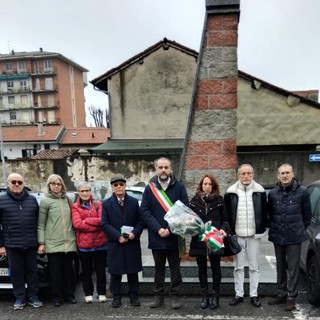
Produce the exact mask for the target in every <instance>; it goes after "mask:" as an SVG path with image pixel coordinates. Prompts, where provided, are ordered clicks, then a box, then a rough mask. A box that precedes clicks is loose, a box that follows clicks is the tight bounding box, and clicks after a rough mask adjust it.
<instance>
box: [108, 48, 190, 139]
mask: <svg viewBox="0 0 320 320" xmlns="http://www.w3.org/2000/svg"><path fill="white" fill-rule="evenodd" d="M195 70H196V60H195V58H194V57H192V56H190V55H187V54H186V53H183V52H181V51H179V50H176V49H174V48H171V47H170V48H169V50H164V49H162V48H161V49H158V50H157V51H155V52H153V53H152V54H151V55H149V56H147V57H145V58H144V59H143V61H141V63H139V62H137V63H135V64H133V65H131V66H130V67H128V68H126V69H125V70H122V71H120V72H118V73H117V74H116V75H114V76H113V77H112V79H111V80H108V89H109V92H110V93H111V95H110V117H111V121H110V123H111V138H112V139H127V138H128V137H130V139H139V138H148V139H166V138H184V136H185V132H186V125H187V119H188V112H189V108H190V102H191V94H192V88H193V83H194V76H195Z"/></svg>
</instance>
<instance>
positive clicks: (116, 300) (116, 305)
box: [111, 298, 121, 308]
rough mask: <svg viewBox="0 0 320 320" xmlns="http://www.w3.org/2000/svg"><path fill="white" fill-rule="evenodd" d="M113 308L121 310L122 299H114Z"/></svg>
mask: <svg viewBox="0 0 320 320" xmlns="http://www.w3.org/2000/svg"><path fill="white" fill-rule="evenodd" d="M111 306H112V308H119V307H120V306H121V299H120V298H113V300H112V303H111Z"/></svg>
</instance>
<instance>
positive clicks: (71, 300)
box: [65, 297, 77, 304]
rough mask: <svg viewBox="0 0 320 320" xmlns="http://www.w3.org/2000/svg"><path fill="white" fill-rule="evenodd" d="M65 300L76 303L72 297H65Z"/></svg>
mask: <svg viewBox="0 0 320 320" xmlns="http://www.w3.org/2000/svg"><path fill="white" fill-rule="evenodd" d="M65 302H66V303H70V304H75V303H77V300H76V299H75V298H74V297H68V298H65Z"/></svg>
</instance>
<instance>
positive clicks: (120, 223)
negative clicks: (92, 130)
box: [101, 176, 144, 308]
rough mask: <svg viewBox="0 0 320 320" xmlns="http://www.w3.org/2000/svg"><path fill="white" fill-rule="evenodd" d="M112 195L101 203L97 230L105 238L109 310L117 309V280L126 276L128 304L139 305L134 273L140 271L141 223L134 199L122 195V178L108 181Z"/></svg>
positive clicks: (137, 284)
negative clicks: (109, 281)
mask: <svg viewBox="0 0 320 320" xmlns="http://www.w3.org/2000/svg"><path fill="white" fill-rule="evenodd" d="M111 186H112V191H113V193H112V195H111V196H110V198H108V199H106V200H104V201H103V202H102V221H101V227H102V230H103V231H104V232H105V234H106V236H107V238H108V240H109V241H108V271H109V273H110V274H111V291H112V293H113V301H112V307H113V308H118V307H120V306H121V298H122V295H121V279H122V275H123V274H126V275H127V278H128V284H129V297H130V303H131V305H133V306H140V300H139V279H138V272H140V271H142V258H141V246H140V236H141V233H142V231H143V226H144V223H143V220H142V219H141V215H140V207H139V203H138V200H137V199H135V198H133V197H131V196H129V195H128V194H127V193H126V179H125V178H124V177H123V176H115V177H113V178H112V179H111Z"/></svg>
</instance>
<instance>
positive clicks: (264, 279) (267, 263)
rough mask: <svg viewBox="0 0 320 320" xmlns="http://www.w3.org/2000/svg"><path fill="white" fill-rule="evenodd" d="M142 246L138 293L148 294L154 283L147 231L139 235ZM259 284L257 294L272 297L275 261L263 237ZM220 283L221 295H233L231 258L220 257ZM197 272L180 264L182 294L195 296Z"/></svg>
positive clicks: (192, 265) (189, 264) (191, 263)
mask: <svg viewBox="0 0 320 320" xmlns="http://www.w3.org/2000/svg"><path fill="white" fill-rule="evenodd" d="M141 247H142V263H143V271H142V272H140V274H139V279H140V291H141V293H142V294H150V293H152V288H153V282H154V278H153V277H154V262H153V257H152V253H151V250H150V249H148V231H147V229H145V230H144V231H143V233H142V236H141ZM259 260H260V263H259V264H260V284H259V295H273V294H274V293H275V285H276V262H275V256H274V249H273V244H272V243H271V242H269V241H268V235H267V234H266V235H265V236H264V237H263V238H262V239H261V248H260V257H259ZM221 267H222V284H221V294H225V295H233V294H234V281H233V267H234V262H233V258H232V257H225V258H222V261H221ZM168 269H169V268H168V267H167V270H166V282H167V283H169V281H170V279H169V275H170V273H169V270H168ZM208 270H209V271H208V275H211V270H210V269H208ZM197 272H198V270H197V265H196V262H195V261H191V260H190V261H182V262H181V273H182V277H183V288H182V292H183V293H184V294H189V295H193V294H196V295H197V294H199V280H198V273H197ZM248 287H249V272H248V269H247V268H246V270H245V291H246V293H247V292H248V289H249V288H248Z"/></svg>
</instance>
